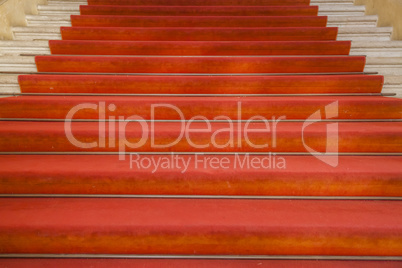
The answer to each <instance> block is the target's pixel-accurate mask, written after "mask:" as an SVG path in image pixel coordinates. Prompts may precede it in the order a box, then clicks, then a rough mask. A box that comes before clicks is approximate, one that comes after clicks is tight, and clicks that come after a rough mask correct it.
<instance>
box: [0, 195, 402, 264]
mask: <svg viewBox="0 0 402 268" xmlns="http://www.w3.org/2000/svg"><path fill="white" fill-rule="evenodd" d="M0 203H1V206H0V207H1V208H2V209H1V214H2V215H4V220H3V221H2V224H1V226H0V237H1V239H0V241H1V242H0V245H1V247H0V249H1V253H50V254H51V253H63V254H69V253H97V254H102V253H110V254H184V255H192V256H194V255H219V254H222V255H233V254H234V255H332V256H337V255H341V256H400V255H401V252H402V242H401V241H402V239H401V236H400V232H401V224H402V223H401V220H400V218H399V217H398V215H397V213H395V211H400V210H401V209H402V207H401V204H400V203H399V202H386V201H383V202H379V201H372V202H365V201H298V202H294V201H293V200H282V201H279V200H269V201H268V200H219V199H213V200H199V199H198V200H191V199H190V200H180V199H170V200H169V199H154V200H152V199H114V198H111V199H110V198H109V199H80V198H74V199H63V198H62V199H50V198H43V199H33V198H28V199H1V200H0ZM10 208H12V209H10ZM44 217H46V220H45V219H44ZM66 219H69V220H68V221H67V220H66ZM367 222H370V224H369V225H368V224H367ZM384 223H388V226H387V227H388V228H384V227H383V226H384V225H383V224H384ZM26 241H29V243H27V242H26ZM301 244H302V245H303V247H300V246H299V245H301ZM290 245H294V246H290Z"/></svg>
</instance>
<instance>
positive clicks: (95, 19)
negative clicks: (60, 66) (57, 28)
mask: <svg viewBox="0 0 402 268" xmlns="http://www.w3.org/2000/svg"><path fill="white" fill-rule="evenodd" d="M71 24H72V26H81V27H83V26H84V27H91V26H92V27H93V26H96V27H183V26H192V27H230V28H234V27H303V26H305V27H325V26H326V24H327V17H325V16H320V17H319V16H291V17H288V16H267V17H261V16H202V17H201V16H107V15H71Z"/></svg>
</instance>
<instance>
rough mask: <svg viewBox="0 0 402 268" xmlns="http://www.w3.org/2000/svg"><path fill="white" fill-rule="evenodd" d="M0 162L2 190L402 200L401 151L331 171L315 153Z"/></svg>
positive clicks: (348, 160) (347, 160)
mask: <svg viewBox="0 0 402 268" xmlns="http://www.w3.org/2000/svg"><path fill="white" fill-rule="evenodd" d="M330 158H331V156H323V158H322V159H327V161H330V160H331V159H330ZM175 159H176V160H175ZM0 161H1V163H2V166H3V168H2V169H1V170H0V194H81V195H204V196H205V195H213V196H257V197H258V196H261V197H262V196H271V197H272V196H305V197H306V196H316V197H317V196H321V197H322V196H344V197H348V196H349V197H352V196H355V197H358V196H360V197H374V198H375V197H402V178H401V176H400V166H401V163H402V157H401V156H391V157H390V156H340V157H339V160H338V165H337V167H336V168H331V167H329V166H328V165H327V164H326V163H324V162H322V161H321V160H319V159H317V158H314V157H313V156H274V155H271V156H269V155H265V156H261V155H260V156H257V155H249V156H244V155H236V156H235V155H176V156H173V155H169V154H166V155H132V156H130V157H129V156H127V157H126V158H125V160H119V156H117V155H13V156H0ZM148 161H151V162H150V163H148ZM251 161H253V164H252V165H253V166H251ZM166 163H169V165H168V166H167V165H166ZM219 166H222V167H223V168H224V169H225V172H222V168H217V167H219ZM247 167H249V168H247ZM253 167H254V168H253Z"/></svg>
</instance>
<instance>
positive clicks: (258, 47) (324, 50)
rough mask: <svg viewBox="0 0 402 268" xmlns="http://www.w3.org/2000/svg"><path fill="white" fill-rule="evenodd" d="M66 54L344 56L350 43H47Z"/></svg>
mask: <svg viewBox="0 0 402 268" xmlns="http://www.w3.org/2000/svg"><path fill="white" fill-rule="evenodd" d="M49 45H50V49H51V51H52V54H69V55H171V56H173V55H186V56H190V55H201V56H207V55H348V54H349V51H350V46H351V42H350V41H293V42H290V41H282V42H269V41H214V42H211V41H170V42H169V41H136V42H134V41H72V40H70V41H66V40H63V41H55V40H51V41H49Z"/></svg>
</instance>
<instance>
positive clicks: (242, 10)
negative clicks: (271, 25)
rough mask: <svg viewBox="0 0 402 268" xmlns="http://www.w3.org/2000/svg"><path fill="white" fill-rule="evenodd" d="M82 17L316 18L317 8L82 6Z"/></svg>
mask: <svg viewBox="0 0 402 268" xmlns="http://www.w3.org/2000/svg"><path fill="white" fill-rule="evenodd" d="M80 11H81V15H116V16H124V15H126V16H316V15H317V14H318V7H317V6H202V7H200V6H120V5H117V6H110V5H107V6H103V5H99V6H80Z"/></svg>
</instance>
